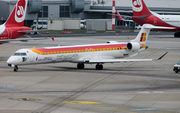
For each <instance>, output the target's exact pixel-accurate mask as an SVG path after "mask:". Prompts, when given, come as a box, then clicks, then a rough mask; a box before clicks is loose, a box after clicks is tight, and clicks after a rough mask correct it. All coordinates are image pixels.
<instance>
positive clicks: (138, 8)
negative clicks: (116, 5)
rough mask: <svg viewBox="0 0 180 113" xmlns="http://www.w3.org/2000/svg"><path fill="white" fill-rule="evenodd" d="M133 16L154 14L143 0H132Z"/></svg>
mask: <svg viewBox="0 0 180 113" xmlns="http://www.w3.org/2000/svg"><path fill="white" fill-rule="evenodd" d="M132 8H133V16H135V17H148V16H150V15H152V13H151V11H150V10H149V9H148V8H147V6H146V4H145V3H144V1H143V0H132Z"/></svg>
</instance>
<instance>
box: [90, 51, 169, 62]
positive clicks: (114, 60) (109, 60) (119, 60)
mask: <svg viewBox="0 0 180 113" xmlns="http://www.w3.org/2000/svg"><path fill="white" fill-rule="evenodd" d="M167 53H168V52H166V53H165V54H163V55H162V56H161V57H159V58H158V59H92V60H90V61H89V63H118V62H143V61H157V60H161V59H162V58H163V57H164V56H165V55H166V54H167Z"/></svg>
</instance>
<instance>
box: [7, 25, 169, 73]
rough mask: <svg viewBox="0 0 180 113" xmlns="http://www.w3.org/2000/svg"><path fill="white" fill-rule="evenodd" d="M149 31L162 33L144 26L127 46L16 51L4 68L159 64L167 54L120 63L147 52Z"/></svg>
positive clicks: (114, 43) (105, 45) (111, 44)
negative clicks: (59, 65) (57, 64)
mask: <svg viewBox="0 0 180 113" xmlns="http://www.w3.org/2000/svg"><path fill="white" fill-rule="evenodd" d="M151 28H162V29H166V28H165V27H157V26H153V25H150V24H144V25H143V26H142V29H141V30H140V32H139V34H138V35H137V37H136V38H135V39H134V40H131V41H130V42H121V43H120V42H117V41H109V42H107V43H103V44H91V45H76V46H57V47H44V48H30V49H20V50H18V51H16V52H15V53H14V55H12V56H11V57H10V58H9V59H8V60H7V63H8V66H11V67H14V71H15V72H16V71H17V70H18V66H19V65H31V64H44V63H58V62H72V63H78V64H77V68H78V69H84V64H97V65H96V69H98V70H102V69H103V65H102V64H104V63H115V62H127V61H131V62H132V61H155V60H160V59H161V58H162V57H164V56H165V55H166V54H167V53H165V54H164V55H163V56H161V57H160V58H158V59H121V58H124V57H131V56H135V55H137V54H138V53H139V52H140V51H142V50H145V49H147V46H146V45H145V44H146V41H147V39H148V36H149V32H150V29H151Z"/></svg>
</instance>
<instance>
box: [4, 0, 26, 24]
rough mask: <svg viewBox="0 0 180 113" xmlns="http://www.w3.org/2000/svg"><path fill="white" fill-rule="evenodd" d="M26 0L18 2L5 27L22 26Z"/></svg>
mask: <svg viewBox="0 0 180 113" xmlns="http://www.w3.org/2000/svg"><path fill="white" fill-rule="evenodd" d="M27 3H28V0H19V1H18V2H17V4H16V6H15V7H14V9H13V11H12V12H11V14H10V16H9V18H8V20H7V21H6V23H5V25H6V27H7V26H24V20H25V15H26V9H27Z"/></svg>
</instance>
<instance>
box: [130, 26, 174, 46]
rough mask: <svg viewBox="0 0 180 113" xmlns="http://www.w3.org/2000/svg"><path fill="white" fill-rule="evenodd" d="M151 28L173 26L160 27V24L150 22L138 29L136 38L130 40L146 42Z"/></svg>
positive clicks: (140, 42)
mask: <svg viewBox="0 0 180 113" xmlns="http://www.w3.org/2000/svg"><path fill="white" fill-rule="evenodd" d="M151 29H175V27H162V26H154V25H152V24H144V25H143V26H142V27H141V30H140V31H139V33H138V35H137V36H136V38H135V39H134V40H131V42H137V43H139V44H146V42H147V39H148V37H149V33H150V30H151Z"/></svg>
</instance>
